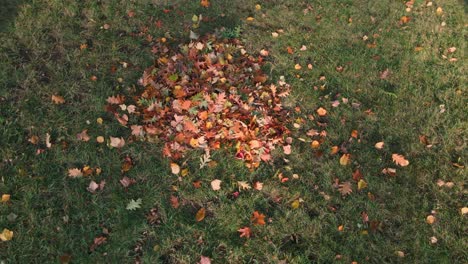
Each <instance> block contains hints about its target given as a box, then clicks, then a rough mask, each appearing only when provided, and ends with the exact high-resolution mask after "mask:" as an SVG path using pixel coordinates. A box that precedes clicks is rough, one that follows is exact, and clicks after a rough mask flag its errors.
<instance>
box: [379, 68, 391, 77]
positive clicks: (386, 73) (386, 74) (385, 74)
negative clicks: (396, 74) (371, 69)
mask: <svg viewBox="0 0 468 264" xmlns="http://www.w3.org/2000/svg"><path fill="white" fill-rule="evenodd" d="M389 75H390V70H389V69H388V68H387V69H385V70H384V71H383V72H381V73H380V79H381V80H385V79H387V78H388V76H389Z"/></svg>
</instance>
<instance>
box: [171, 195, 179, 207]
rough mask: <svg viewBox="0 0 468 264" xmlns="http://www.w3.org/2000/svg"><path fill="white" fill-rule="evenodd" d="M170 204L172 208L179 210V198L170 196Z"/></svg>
mask: <svg viewBox="0 0 468 264" xmlns="http://www.w3.org/2000/svg"><path fill="white" fill-rule="evenodd" d="M170 202H171V206H172V208H174V209H177V208H179V206H180V205H179V198H177V196H174V195H171V200H170Z"/></svg>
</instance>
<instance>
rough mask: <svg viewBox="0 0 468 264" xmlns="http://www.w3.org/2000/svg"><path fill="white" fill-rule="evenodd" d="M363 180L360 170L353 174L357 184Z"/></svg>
mask: <svg viewBox="0 0 468 264" xmlns="http://www.w3.org/2000/svg"><path fill="white" fill-rule="evenodd" d="M362 178H363V176H362V173H361V171H360V170H359V169H356V170H355V171H354V172H353V180H355V181H356V182H359V180H361V179H362Z"/></svg>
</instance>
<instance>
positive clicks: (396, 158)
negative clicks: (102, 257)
mask: <svg viewBox="0 0 468 264" xmlns="http://www.w3.org/2000/svg"><path fill="white" fill-rule="evenodd" d="M392 159H393V162H395V163H396V164H397V165H400V166H401V167H405V166H408V165H409V161H408V160H406V159H405V157H404V156H403V155H400V154H392Z"/></svg>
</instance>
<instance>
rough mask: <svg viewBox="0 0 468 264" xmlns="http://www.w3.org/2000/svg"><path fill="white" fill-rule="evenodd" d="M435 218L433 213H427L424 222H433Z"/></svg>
mask: <svg viewBox="0 0 468 264" xmlns="http://www.w3.org/2000/svg"><path fill="white" fill-rule="evenodd" d="M435 220H436V218H435V217H434V216H433V215H428V216H427V217H426V223H428V224H430V225H432V224H434V222H435Z"/></svg>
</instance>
